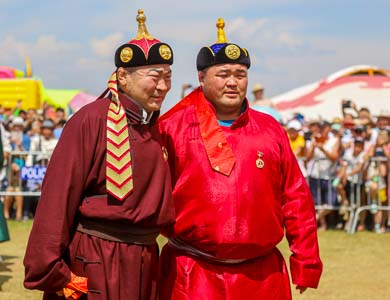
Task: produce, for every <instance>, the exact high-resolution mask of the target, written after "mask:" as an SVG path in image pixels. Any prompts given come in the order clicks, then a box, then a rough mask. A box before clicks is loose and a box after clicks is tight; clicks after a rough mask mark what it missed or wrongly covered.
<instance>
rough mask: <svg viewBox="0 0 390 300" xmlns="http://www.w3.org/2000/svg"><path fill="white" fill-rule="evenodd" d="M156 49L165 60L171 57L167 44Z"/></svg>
mask: <svg viewBox="0 0 390 300" xmlns="http://www.w3.org/2000/svg"><path fill="white" fill-rule="evenodd" d="M158 51H159V52H160V55H161V57H162V58H164V59H165V60H169V59H170V58H171V57H172V52H171V49H170V48H169V47H168V46H167V45H161V46H160V48H159V49H158Z"/></svg>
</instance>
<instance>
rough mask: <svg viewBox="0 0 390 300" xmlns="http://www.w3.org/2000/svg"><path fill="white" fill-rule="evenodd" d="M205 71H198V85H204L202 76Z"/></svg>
mask: <svg viewBox="0 0 390 300" xmlns="http://www.w3.org/2000/svg"><path fill="white" fill-rule="evenodd" d="M205 75H206V74H205V72H204V71H198V80H199V83H200V86H201V87H203V85H204V77H205Z"/></svg>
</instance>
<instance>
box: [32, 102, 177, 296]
mask: <svg viewBox="0 0 390 300" xmlns="http://www.w3.org/2000/svg"><path fill="white" fill-rule="evenodd" d="M109 101H110V100H109V99H107V98H103V99H99V100H97V101H95V102H94V103H91V104H89V105H87V106H85V107H83V108H82V109H81V110H80V111H79V112H77V113H76V114H75V115H74V116H73V117H72V118H71V119H70V120H69V121H68V123H67V124H66V126H65V128H64V130H63V132H62V135H61V138H60V140H59V143H58V145H57V147H56V149H55V151H54V153H53V156H52V158H51V160H50V163H49V166H48V169H47V173H46V176H45V179H44V182H43V187H42V195H41V198H40V200H39V205H38V209H37V213H36V216H35V219H34V225H33V228H32V231H31V234H30V238H29V241H28V245H27V250H26V255H25V258H24V265H25V270H26V271H25V272H26V274H25V275H26V276H25V281H24V285H25V287H26V288H29V289H39V290H43V291H45V295H44V299H64V297H58V296H56V294H55V292H57V291H60V290H61V289H62V288H63V287H64V286H65V285H66V284H67V283H68V282H69V280H70V272H71V271H72V272H73V273H75V274H76V275H78V276H84V277H87V278H88V289H89V291H90V292H89V293H88V295H87V296H83V297H82V299H89V300H91V299H110V300H119V299H122V300H129V299H130V300H131V299H134V300H135V299H136V300H139V299H156V282H157V281H156V279H157V278H156V277H157V267H158V266H157V264H158V246H157V244H154V245H152V246H142V245H135V244H127V243H119V242H113V241H108V240H103V239H100V238H97V237H94V236H90V235H87V234H85V233H81V232H78V231H76V230H75V228H76V226H77V224H78V220H79V219H80V218H81V217H82V218H87V219H91V220H95V221H98V222H100V223H101V224H107V223H109V224H114V225H116V226H117V228H118V230H121V229H126V227H127V226H134V225H137V226H141V227H144V228H156V227H157V228H162V227H164V226H166V225H169V224H172V223H173V222H174V209H173V205H172V203H171V187H170V184H171V183H170V181H171V179H170V175H169V170H168V163H167V162H166V161H165V159H164V155H163V153H162V148H161V141H160V135H159V132H158V128H157V125H156V119H157V117H158V114H157V113H156V115H155V116H153V117H152V120H151V123H150V124H140V119H141V116H142V114H141V109H140V108H139V106H138V105H136V104H135V103H134V102H132V101H131V100H130V99H128V98H127V97H125V96H124V95H120V101H121V103H122V105H123V106H124V108H125V109H126V111H127V113H126V114H127V119H128V123H129V124H130V125H129V136H130V148H131V157H132V167H133V184H134V190H133V192H132V193H131V194H130V195H129V196H128V197H127V198H125V199H124V201H119V200H116V199H115V198H113V197H111V196H108V197H107V196H104V195H106V187H105V186H106V131H107V128H106V121H107V111H108V106H109ZM95 195H103V196H101V197H95V198H88V197H91V196H95Z"/></svg>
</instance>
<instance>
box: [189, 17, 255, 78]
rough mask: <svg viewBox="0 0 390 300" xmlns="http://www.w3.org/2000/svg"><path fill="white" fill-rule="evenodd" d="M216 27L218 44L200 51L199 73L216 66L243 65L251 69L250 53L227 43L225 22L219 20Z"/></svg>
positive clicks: (197, 61) (198, 58)
mask: <svg viewBox="0 0 390 300" xmlns="http://www.w3.org/2000/svg"><path fill="white" fill-rule="evenodd" d="M216 25H217V28H218V39H217V42H216V43H215V44H213V45H211V46H210V47H203V48H202V49H200V51H199V53H198V57H197V59H196V67H197V69H198V71H202V70H204V69H206V68H208V67H211V66H214V65H220V64H229V63H231V64H233V63H234V64H241V65H245V66H247V67H248V68H249V67H250V65H251V62H250V58H249V53H248V51H247V50H246V49H245V48H241V47H240V46H238V45H237V44H232V43H229V42H228V41H227V39H226V35H225V31H224V27H225V21H224V20H223V19H222V18H219V19H218V21H217V24H216Z"/></svg>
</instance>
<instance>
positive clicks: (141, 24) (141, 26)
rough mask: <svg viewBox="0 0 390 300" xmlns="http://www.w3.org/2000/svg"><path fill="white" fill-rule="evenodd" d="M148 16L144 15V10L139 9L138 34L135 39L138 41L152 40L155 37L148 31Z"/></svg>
mask: <svg viewBox="0 0 390 300" xmlns="http://www.w3.org/2000/svg"><path fill="white" fill-rule="evenodd" d="M145 21H146V16H145V15H144V10H143V9H139V10H138V14H137V22H138V33H137V36H136V37H135V39H136V40H140V39H142V38H145V39H148V40H152V39H153V37H152V36H151V35H150V34H149V32H148V29H147V28H146V24H145Z"/></svg>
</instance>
